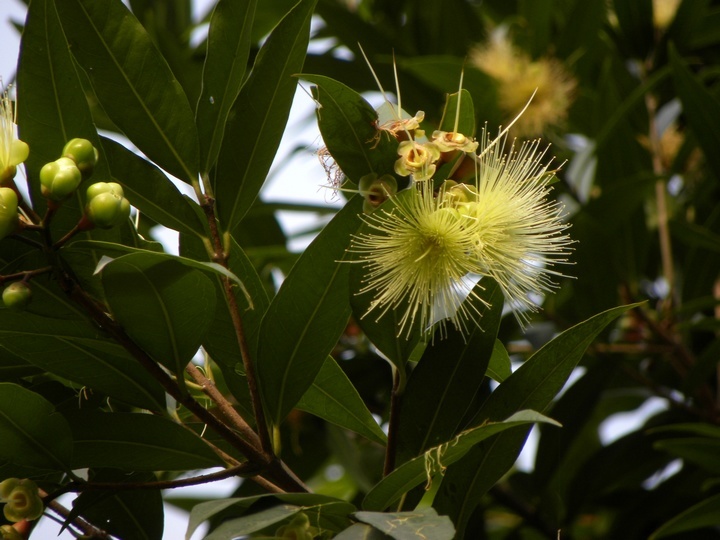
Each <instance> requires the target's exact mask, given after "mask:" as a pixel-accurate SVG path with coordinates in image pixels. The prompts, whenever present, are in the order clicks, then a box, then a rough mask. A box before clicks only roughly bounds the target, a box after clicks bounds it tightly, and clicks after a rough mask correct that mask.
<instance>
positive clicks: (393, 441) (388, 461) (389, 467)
mask: <svg viewBox="0 0 720 540" xmlns="http://www.w3.org/2000/svg"><path fill="white" fill-rule="evenodd" d="M401 402H402V391H401V389H400V372H399V371H398V370H397V369H393V389H392V394H391V397H390V419H389V420H388V441H387V447H386V448H385V465H384V466H383V476H387V475H388V474H390V473H391V472H392V471H393V469H394V468H395V454H396V453H397V430H398V421H399V420H400V404H401Z"/></svg>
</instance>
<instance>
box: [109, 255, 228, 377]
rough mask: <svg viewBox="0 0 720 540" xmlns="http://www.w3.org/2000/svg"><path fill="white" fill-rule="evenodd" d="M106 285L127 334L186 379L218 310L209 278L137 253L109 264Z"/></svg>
mask: <svg viewBox="0 0 720 540" xmlns="http://www.w3.org/2000/svg"><path fill="white" fill-rule="evenodd" d="M102 282H103V287H104V289H105V298H106V300H107V302H108V305H109V306H110V309H111V310H112V313H113V315H114V316H115V318H116V319H117V321H118V322H119V323H120V324H121V325H122V326H123V328H124V329H125V331H126V332H127V333H128V335H129V336H130V337H131V338H132V339H133V340H134V341H135V342H136V343H137V344H138V345H140V346H141V347H142V348H143V349H145V351H147V352H148V353H149V354H150V355H151V356H152V357H153V358H154V359H155V360H156V361H157V362H160V363H161V364H163V365H164V366H166V367H167V368H168V369H170V370H171V371H173V372H174V373H175V374H177V375H178V376H179V377H178V378H179V379H182V378H183V376H184V370H185V366H186V365H187V364H188V362H189V361H190V360H191V359H192V357H193V356H194V355H195V353H196V352H197V350H198V348H199V347H200V343H201V342H202V339H203V338H204V336H205V333H206V332H207V330H208V328H209V326H210V323H211V322H212V319H213V314H214V312H215V285H214V284H213V282H212V281H211V280H210V278H208V277H207V276H206V275H204V274H203V273H202V272H200V271H198V270H193V269H191V268H189V267H187V266H185V265H183V264H181V263H179V262H177V261H174V260H170V259H166V258H164V257H162V256H155V254H150V253H133V254H130V255H124V256H123V257H120V258H118V259H115V260H114V261H112V262H110V263H108V264H107V265H106V266H105V267H104V268H103V271H102Z"/></svg>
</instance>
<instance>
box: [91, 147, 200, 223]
mask: <svg viewBox="0 0 720 540" xmlns="http://www.w3.org/2000/svg"><path fill="white" fill-rule="evenodd" d="M102 142H103V148H104V149H105V155H106V157H107V160H108V163H109V165H110V170H111V171H112V173H113V177H114V178H115V179H116V180H115V181H116V182H118V183H119V184H120V185H122V187H123V191H124V192H125V197H127V199H128V200H129V201H130V204H132V205H133V206H134V207H135V208H137V209H138V210H139V211H140V219H142V216H143V215H147V216H148V217H149V218H150V219H152V220H153V221H156V222H157V223H159V224H160V225H164V226H165V227H168V228H170V229H173V230H176V231H179V232H183V233H186V234H194V235H198V234H202V233H203V232H204V230H205V225H204V224H203V222H201V221H200V220H199V219H198V215H197V214H196V213H195V211H194V210H193V209H192V205H197V203H195V202H194V201H192V200H190V199H188V198H187V197H185V196H183V195H182V194H181V193H180V191H178V189H177V188H176V187H175V185H174V184H173V183H172V182H171V181H170V179H168V177H167V176H166V175H165V174H164V173H163V172H162V171H161V170H160V169H158V168H157V167H155V166H154V165H153V164H152V163H150V162H148V161H146V160H144V159H143V158H141V157H140V156H138V155H136V154H134V153H133V152H131V151H130V150H128V149H127V148H125V147H124V146H122V145H121V144H118V143H116V142H115V141H113V140H110V139H106V138H103V140H102Z"/></svg>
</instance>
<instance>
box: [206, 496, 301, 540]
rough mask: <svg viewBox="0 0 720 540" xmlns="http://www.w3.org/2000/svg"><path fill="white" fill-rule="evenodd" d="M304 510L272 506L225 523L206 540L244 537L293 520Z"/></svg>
mask: <svg viewBox="0 0 720 540" xmlns="http://www.w3.org/2000/svg"><path fill="white" fill-rule="evenodd" d="M301 510H302V508H301V507H299V506H293V505H290V504H280V505H277V506H271V507H270V508H267V509H265V510H260V511H259V512H254V513H252V514H249V515H247V516H243V517H241V518H237V519H231V520H229V521H225V522H224V523H223V524H222V525H220V526H219V527H218V528H217V529H215V530H214V531H213V532H212V533H210V534H209V535H208V536H206V537H205V540H231V539H232V538H237V537H242V536H245V535H248V534H250V533H254V532H257V531H260V530H262V529H264V528H265V527H269V526H270V525H275V524H278V526H279V524H280V522H282V521H285V520H286V519H288V518H291V517H292V516H294V515H295V514H297V513H298V512H300V511H301Z"/></svg>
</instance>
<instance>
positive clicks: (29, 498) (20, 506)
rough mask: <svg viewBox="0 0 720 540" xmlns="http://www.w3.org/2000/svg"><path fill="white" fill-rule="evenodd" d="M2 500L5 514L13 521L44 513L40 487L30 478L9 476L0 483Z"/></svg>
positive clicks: (31, 517)
mask: <svg viewBox="0 0 720 540" xmlns="http://www.w3.org/2000/svg"><path fill="white" fill-rule="evenodd" d="M0 502H4V503H5V507H4V508H3V514H4V515H5V519H7V520H8V521H12V522H14V523H15V522H18V521H22V520H29V521H32V520H35V519H37V518H39V517H40V516H41V515H42V513H43V502H42V499H41V498H40V494H39V493H38V487H37V485H36V484H35V482H33V481H32V480H30V479H27V478H25V479H23V480H20V479H18V478H8V479H6V480H3V482H2V483H0ZM11 538H12V537H11Z"/></svg>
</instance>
